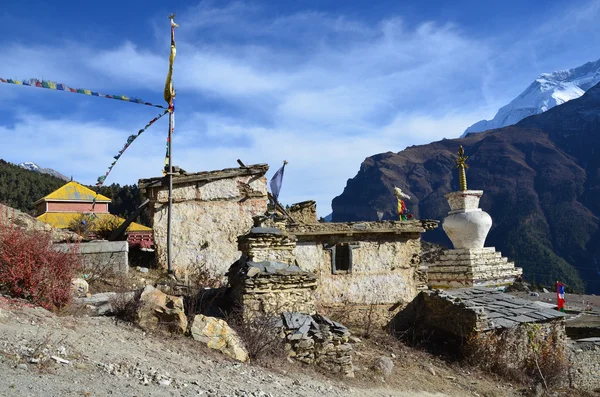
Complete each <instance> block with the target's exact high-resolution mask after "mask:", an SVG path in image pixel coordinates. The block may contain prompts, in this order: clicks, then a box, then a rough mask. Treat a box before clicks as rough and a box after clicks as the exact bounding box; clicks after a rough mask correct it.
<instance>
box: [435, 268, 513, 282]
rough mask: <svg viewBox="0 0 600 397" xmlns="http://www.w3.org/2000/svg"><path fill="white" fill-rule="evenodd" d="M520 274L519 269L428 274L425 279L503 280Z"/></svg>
mask: <svg viewBox="0 0 600 397" xmlns="http://www.w3.org/2000/svg"><path fill="white" fill-rule="evenodd" d="M521 273H522V270H521V269H520V268H513V269H506V270H504V271H502V272H440V273H438V272H430V273H429V274H427V279H428V280H429V281H430V282H431V281H432V280H451V279H471V280H474V279H485V278H503V277H504V278H505V277H511V276H517V275H519V274H521Z"/></svg>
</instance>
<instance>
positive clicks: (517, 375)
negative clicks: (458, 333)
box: [463, 323, 568, 390]
mask: <svg viewBox="0 0 600 397" xmlns="http://www.w3.org/2000/svg"><path fill="white" fill-rule="evenodd" d="M562 339H564V335H563V338H561V336H560V334H559V332H558V331H557V329H556V328H554V327H552V325H550V324H548V327H546V328H544V327H543V325H540V324H535V323H534V324H523V325H521V326H520V327H518V328H512V329H504V330H498V331H490V332H487V333H484V334H476V335H474V336H471V337H470V338H468V339H467V340H466V343H465V347H464V350H463V351H464V353H465V357H466V360H467V363H468V364H471V365H474V366H477V367H479V368H481V369H483V370H485V371H488V372H492V373H495V374H497V375H500V376H502V377H504V378H506V379H510V380H513V381H516V382H519V383H522V384H536V383H542V384H543V385H544V387H545V388H546V390H548V388H549V387H550V386H553V385H560V384H561V383H562V382H564V381H565V378H566V374H567V372H568V358H567V353H566V349H565V346H564V343H563V342H564V341H563V340H562Z"/></svg>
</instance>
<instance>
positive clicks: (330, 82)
mask: <svg viewBox="0 0 600 397" xmlns="http://www.w3.org/2000/svg"><path fill="white" fill-rule="evenodd" d="M417 3H418V4H417ZM171 12H175V13H176V14H177V17H176V22H177V23H178V24H179V25H180V26H181V27H180V28H179V29H177V30H176V40H177V59H176V61H175V72H174V84H175V88H176V89H177V110H176V125H175V137H174V149H173V155H174V160H175V161H174V162H175V164H176V165H179V166H181V167H182V168H184V169H185V170H187V171H189V172H196V171H203V170H212V169H220V168H227V167H236V166H237V163H236V159H238V158H240V159H242V160H243V161H244V162H246V163H247V164H251V163H269V164H270V165H271V170H270V171H269V174H268V176H269V177H270V176H271V175H272V174H273V173H274V172H275V171H276V169H277V168H279V166H280V164H281V162H282V161H283V160H284V159H285V160H288V161H289V165H288V167H286V175H285V178H284V182H283V188H282V192H281V196H280V199H281V201H282V202H284V203H288V204H291V203H294V202H298V201H302V200H308V199H314V200H316V201H317V203H318V212H319V214H320V215H321V216H324V215H327V214H328V213H329V212H330V210H331V207H330V205H331V200H332V199H333V197H335V196H336V195H339V194H340V193H341V192H342V191H343V188H344V186H345V184H346V180H347V179H348V178H352V177H353V176H354V175H356V173H357V171H358V169H359V167H360V164H361V162H362V161H363V160H364V159H365V158H366V157H368V156H371V155H374V154H377V153H381V152H386V151H393V152H398V151H400V150H403V149H404V148H406V147H407V146H411V145H418V144H425V143H429V142H431V141H434V140H439V139H442V138H454V137H458V136H460V134H461V133H462V132H463V131H464V129H465V128H466V127H468V126H469V125H471V124H473V123H474V122H476V121H478V120H481V119H484V118H486V119H489V118H492V117H493V116H494V114H495V113H496V111H497V110H498V108H499V107H501V106H502V105H504V104H506V103H508V102H509V101H510V100H511V99H512V98H514V97H515V96H516V95H518V94H519V93H520V92H521V91H523V90H524V89H525V88H526V87H527V85H529V83H531V81H533V80H534V79H535V78H536V77H537V76H538V75H539V74H540V73H543V72H551V71H554V70H558V69H567V68H572V67H576V66H579V65H581V64H583V63H585V62H587V61H592V60H596V59H598V58H600V34H598V33H600V27H599V25H598V24H597V21H598V20H599V17H600V1H583V0H581V1H580V0H574V1H571V2H564V1H545V2H543V4H542V3H540V2H534V1H503V2H491V1H485V2H484V1H471V0H467V1H456V2H448V1H420V2H414V1H411V2H408V1H399V0H396V1H388V0H380V1H327V0H319V1H317V0H313V1H288V0H286V1H262V2H259V1H257V2H227V1H212V2H207V1H201V2H194V1H191V0H190V1H185V2H184V1H180V2H174V1H171V2H165V1H153V0H145V1H141V0H128V1H113V0H105V1H91V0H90V1H69V0H60V1H55V2H49V1H33V0H30V1H27V0H25V1H12V0H5V1H3V3H2V10H1V11H0V18H1V24H0V26H1V28H0V33H2V34H0V45H1V48H2V49H3V51H2V52H1V53H0V77H3V78H17V79H25V78H31V77H36V78H44V79H49V80H53V81H56V82H61V83H64V84H67V85H69V86H71V87H75V88H86V89H91V90H97V91H99V92H102V93H108V94H126V95H128V96H138V97H141V98H143V99H145V100H147V101H150V102H155V103H162V90H163V86H164V78H165V76H166V71H167V60H168V54H169V21H168V19H167V16H168V14H169V13H171ZM158 113H159V112H158V109H154V108H150V107H145V106H140V105H135V104H130V103H124V102H119V101H114V100H108V99H102V98H93V97H87V96H84V95H79V94H69V93H63V92H55V91H50V90H45V89H39V88H29V87H19V86H14V85H8V84H1V85H0V136H1V137H2V142H3V144H2V149H1V150H0V158H4V159H5V160H7V161H11V162H13V163H19V162H22V161H33V162H36V163H38V164H39V165H41V166H43V167H50V168H54V169H56V170H58V171H60V172H62V173H64V174H66V175H73V176H74V178H75V179H76V180H78V181H80V182H82V183H87V184H93V183H95V180H96V178H97V176H98V175H101V174H103V173H104V172H105V170H106V169H107V167H108V165H109V164H110V163H111V161H112V157H113V156H114V155H115V154H116V153H117V152H118V151H119V149H120V148H121V147H122V146H123V144H124V142H125V140H126V139H127V137H128V136H129V135H130V134H133V133H136V132H137V131H138V129H140V128H141V127H143V126H144V125H145V124H146V123H147V122H148V121H149V120H150V119H152V118H153V117H154V116H156V115H157V114H158ZM166 133H167V118H166V117H165V118H163V119H162V120H160V121H159V122H157V123H156V124H155V125H153V126H152V127H150V129H148V130H147V131H146V132H145V133H144V134H143V135H142V136H141V137H140V138H138V139H137V140H136V141H135V143H134V144H133V145H132V146H131V147H130V148H129V149H128V150H127V152H126V153H125V154H124V155H123V157H122V158H121V159H120V160H119V163H117V165H116V166H115V168H114V170H113V172H112V173H111V175H110V176H109V178H108V179H107V181H106V183H107V184H110V183H113V182H116V183H121V184H132V183H137V180H138V179H139V178H146V177H153V176H159V175H160V171H161V168H162V164H163V159H164V149H165V138H166Z"/></svg>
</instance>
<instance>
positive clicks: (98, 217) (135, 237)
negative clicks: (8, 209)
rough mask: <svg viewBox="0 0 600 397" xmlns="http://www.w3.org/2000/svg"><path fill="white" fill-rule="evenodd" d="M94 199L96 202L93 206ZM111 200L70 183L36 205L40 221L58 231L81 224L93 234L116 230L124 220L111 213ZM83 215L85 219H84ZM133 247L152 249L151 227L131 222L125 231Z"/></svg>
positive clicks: (80, 185) (72, 182)
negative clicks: (101, 229) (103, 230)
mask: <svg viewBox="0 0 600 397" xmlns="http://www.w3.org/2000/svg"><path fill="white" fill-rule="evenodd" d="M94 199H95V203H94ZM110 202H111V199H109V198H108V197H106V196H103V195H101V194H98V195H96V192H94V191H93V190H92V189H89V188H87V187H85V186H83V185H82V184H80V183H77V182H74V181H71V182H69V183H67V184H65V185H64V186H62V187H60V188H59V189H57V190H55V191H53V192H52V193H50V194H49V195H47V196H45V197H42V198H41V199H39V200H38V201H36V202H35V203H34V205H35V208H36V211H37V219H38V220H40V221H42V222H45V223H47V224H49V225H51V226H53V227H55V228H57V229H69V228H73V227H75V228H77V227H78V223H82V225H81V226H86V225H85V223H87V222H90V223H91V225H87V229H88V230H89V231H91V232H95V231H96V230H95V229H98V228H102V227H104V228H114V227H118V226H119V225H121V224H122V223H123V222H125V219H123V218H120V217H118V216H116V215H112V214H111V213H110V212H109V211H108V205H109V204H110ZM82 215H83V216H82ZM126 233H127V240H128V241H129V245H130V246H140V247H146V248H149V247H151V246H153V245H154V239H153V233H152V228H149V227H147V226H144V225H140V224H139V223H135V222H131V224H129V226H128V227H127V229H126Z"/></svg>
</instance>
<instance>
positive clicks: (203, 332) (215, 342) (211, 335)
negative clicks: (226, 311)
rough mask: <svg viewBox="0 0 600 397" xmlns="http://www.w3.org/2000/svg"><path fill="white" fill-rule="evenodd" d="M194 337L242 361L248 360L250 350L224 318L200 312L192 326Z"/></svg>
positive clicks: (191, 330)
mask: <svg viewBox="0 0 600 397" xmlns="http://www.w3.org/2000/svg"><path fill="white" fill-rule="evenodd" d="M190 333H191V334H192V338H194V339H195V340H197V341H200V342H202V343H205V344H206V346H208V347H209V348H211V349H215V350H219V351H221V352H222V353H225V354H227V355H228V356H230V357H232V358H234V359H236V360H238V361H241V362H246V361H248V352H247V351H246V348H245V347H244V345H243V344H242V341H241V340H240V337H239V336H238V334H237V332H235V331H234V330H233V329H232V328H231V327H230V326H229V325H228V324H227V323H226V322H225V321H224V320H221V319H218V318H215V317H207V316H204V315H202V314H198V315H196V316H195V317H194V321H193V322H192V326H191V327H190Z"/></svg>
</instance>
